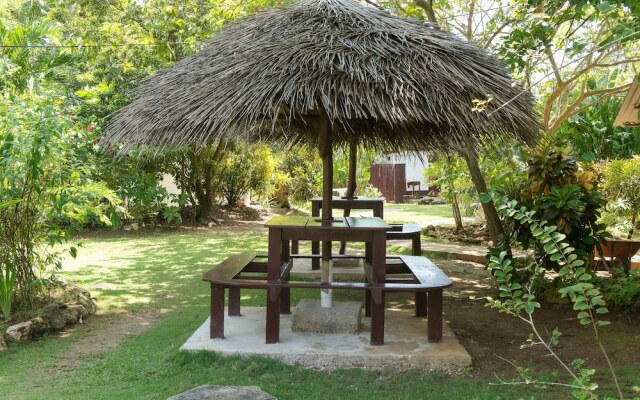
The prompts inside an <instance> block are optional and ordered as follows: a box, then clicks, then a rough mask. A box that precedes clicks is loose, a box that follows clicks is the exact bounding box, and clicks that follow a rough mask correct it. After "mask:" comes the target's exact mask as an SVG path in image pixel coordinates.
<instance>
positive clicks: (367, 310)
mask: <svg viewBox="0 0 640 400" xmlns="http://www.w3.org/2000/svg"><path fill="white" fill-rule="evenodd" d="M364 316H365V317H371V291H370V290H365V291H364Z"/></svg>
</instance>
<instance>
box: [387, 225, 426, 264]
mask: <svg viewBox="0 0 640 400" xmlns="http://www.w3.org/2000/svg"><path fill="white" fill-rule="evenodd" d="M389 225H391V230H390V231H387V242H388V241H389V240H404V239H410V240H411V255H412V256H420V255H422V246H421V243H420V234H421V233H422V227H421V226H420V225H418V224H389Z"/></svg>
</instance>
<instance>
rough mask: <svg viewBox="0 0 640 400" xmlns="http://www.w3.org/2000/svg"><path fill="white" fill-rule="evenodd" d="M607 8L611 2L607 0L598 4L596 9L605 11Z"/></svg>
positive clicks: (609, 8)
mask: <svg viewBox="0 0 640 400" xmlns="http://www.w3.org/2000/svg"><path fill="white" fill-rule="evenodd" d="M609 10H611V3H609V2H608V1H603V2H602V3H600V4H598V11H600V12H601V13H606V12H607V11H609Z"/></svg>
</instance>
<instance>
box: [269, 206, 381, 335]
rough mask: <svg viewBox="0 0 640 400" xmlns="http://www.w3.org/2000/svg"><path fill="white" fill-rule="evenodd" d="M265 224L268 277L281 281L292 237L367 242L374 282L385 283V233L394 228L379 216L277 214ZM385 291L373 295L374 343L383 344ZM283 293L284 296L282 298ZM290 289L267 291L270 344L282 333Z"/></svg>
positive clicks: (274, 288)
mask: <svg viewBox="0 0 640 400" xmlns="http://www.w3.org/2000/svg"><path fill="white" fill-rule="evenodd" d="M265 226H266V227H267V228H268V229H269V253H268V261H267V280H268V281H270V282H274V283H275V282H278V281H279V280H280V279H281V277H282V275H283V271H285V270H286V269H287V268H290V258H291V257H290V253H289V246H290V242H291V241H293V240H312V241H315V242H320V241H356V242H365V243H367V249H368V250H369V251H367V252H366V254H365V261H366V262H368V263H369V264H370V265H371V270H372V274H371V282H370V283H371V284H372V285H374V286H375V285H376V284H378V285H382V286H384V283H385V273H386V236H387V235H386V232H387V230H389V229H390V228H391V227H390V226H389V224H387V223H386V222H384V221H383V220H382V219H380V218H377V217H366V218H363V217H358V218H354V217H344V218H334V220H333V221H323V220H320V219H317V218H315V217H286V216H285V217H275V218H273V219H271V220H270V221H268V222H267V223H266V224H265ZM384 294H385V292H384V291H383V290H378V291H376V292H375V293H374V294H373V301H372V305H371V344H372V345H382V344H384V305H385V299H384V297H385V296H384ZM281 296H284V299H283V300H281ZM288 299H289V289H288V288H285V289H278V288H276V287H273V288H269V289H268V291H267V329H266V330H267V335H266V336H267V338H266V342H267V343H277V342H278V341H279V336H280V312H281V311H283V312H285V313H287V312H289V310H288V309H287V308H286V307H283V309H281V306H280V305H281V304H283V305H284V304H285V303H286V304H288Z"/></svg>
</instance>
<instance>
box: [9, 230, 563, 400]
mask: <svg viewBox="0 0 640 400" xmlns="http://www.w3.org/2000/svg"><path fill="white" fill-rule="evenodd" d="M84 242H85V243H84V246H83V247H82V248H81V250H80V254H79V257H78V259H77V260H69V261H68V262H67V263H65V269H64V271H62V273H61V275H62V276H64V277H65V278H67V279H69V280H73V281H75V282H77V283H78V284H80V285H81V286H84V287H86V288H88V289H89V290H90V291H91V292H92V293H93V294H94V295H95V296H97V297H98V298H99V305H100V315H99V316H97V317H95V318H93V321H92V322H91V323H90V324H85V325H83V326H81V327H80V328H79V329H77V330H75V331H73V332H72V333H71V334H67V335H65V336H64V337H58V336H53V337H44V338H41V339H40V340H38V341H36V342H33V343H29V344H25V345H21V346H13V347H12V348H11V350H10V351H9V352H8V353H5V354H0V398H2V399H92V400H97V399H166V398H167V397H170V396H172V395H175V394H177V393H180V392H182V391H184V390H187V389H190V388H193V387H196V386H199V385H202V384H213V385H257V386H260V387H261V388H263V389H264V390H266V391H267V392H269V393H270V394H272V395H274V396H276V397H277V398H279V399H386V398H393V399H422V398H425V399H426V398H429V399H495V398H520V397H529V396H530V395H532V394H534V393H535V392H532V390H533V389H531V388H527V389H525V390H524V391H523V388H522V387H520V388H516V387H510V386H491V385H489V384H488V383H489V382H487V381H483V380H478V379H474V378H472V377H470V376H467V375H465V374H461V375H447V374H444V373H425V372H419V371H415V372H409V373H400V372H393V371H382V372H380V371H367V370H360V369H345V370H338V371H334V372H332V373H326V372H318V371H313V370H308V369H304V368H300V367H295V366H290V365H285V364H282V363H279V362H277V361H273V360H270V359H266V358H261V357H249V358H240V357H222V356H219V355H217V354H214V353H182V352H180V351H178V349H179V347H180V346H181V345H182V344H183V343H184V342H185V341H186V340H187V338H188V337H189V336H190V335H191V334H192V333H193V332H194V331H195V330H196V328H197V327H198V326H200V325H201V324H202V323H203V322H204V320H205V319H206V318H207V316H208V304H209V292H208V285H207V284H205V283H204V282H202V281H201V276H202V274H203V272H205V271H207V270H208V269H210V268H211V267H212V266H213V265H215V264H216V263H217V262H219V261H221V260H222V259H224V258H225V257H227V256H229V255H231V254H237V253H244V252H251V253H255V252H265V248H266V236H265V235H263V234H245V233H237V232H224V231H222V232H212V231H207V230H203V231H195V230H187V229H178V230H174V231H169V232H167V231H157V232H141V233H127V234H123V235H122V237H117V238H94V239H88V240H85V241H84ZM292 294H293V303H294V304H295V303H296V302H297V301H298V299H300V298H303V297H317V296H318V294H317V292H316V291H300V290H297V291H294V292H293V293H292ZM340 296H341V295H340V293H337V298H338V299H339V298H340ZM242 299H243V300H242V301H243V305H245V306H246V305H252V306H261V305H264V303H265V301H264V294H263V292H262V291H257V290H253V291H245V292H244V293H243V297H242ZM160 310H162V314H161V315H162V317H161V319H160V321H159V322H158V323H157V325H155V326H154V327H153V328H151V329H149V330H148V331H146V332H144V333H142V334H139V335H134V336H132V337H130V338H128V339H127V340H125V341H124V342H122V343H121V344H120V345H118V346H117V347H115V348H113V349H110V350H107V351H103V352H99V353H96V354H94V355H92V356H90V357H89V358H88V359H87V360H84V361H82V362H81V363H79V364H77V365H67V366H65V367H61V366H60V365H59V363H60V360H63V359H64V357H65V355H66V354H71V353H73V352H74V343H76V342H77V341H78V340H80V339H82V338H83V337H87V335H92V333H93V332H92V331H95V330H99V329H104V328H105V327H107V326H108V324H109V323H110V321H113V319H114V318H117V316H118V314H120V313H128V312H136V313H157V312H159V311H160ZM525 393H527V394H526V396H523V395H524V394H525ZM553 397H554V396H549V397H548V398H553ZM536 398H545V397H544V394H543V395H542V396H541V394H540V393H536Z"/></svg>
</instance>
